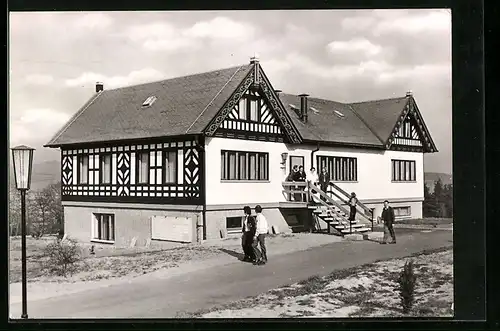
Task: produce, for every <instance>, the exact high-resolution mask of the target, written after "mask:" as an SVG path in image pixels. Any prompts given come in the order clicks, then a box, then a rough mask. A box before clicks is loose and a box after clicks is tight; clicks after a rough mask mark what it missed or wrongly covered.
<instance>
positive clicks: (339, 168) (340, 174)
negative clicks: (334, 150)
mask: <svg viewBox="0 0 500 331" xmlns="http://www.w3.org/2000/svg"><path fill="white" fill-rule="evenodd" d="M317 160H318V162H317V164H318V174H319V173H321V171H322V169H323V168H325V167H326V169H327V170H326V171H327V172H328V174H329V175H330V179H331V180H332V181H335V182H356V181H357V180H358V159H357V158H355V157H343V156H326V155H318V159H317Z"/></svg>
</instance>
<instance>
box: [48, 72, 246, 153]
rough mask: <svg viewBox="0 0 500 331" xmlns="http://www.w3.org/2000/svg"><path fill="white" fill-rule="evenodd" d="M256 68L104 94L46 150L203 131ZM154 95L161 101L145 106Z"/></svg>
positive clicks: (124, 88)
mask: <svg viewBox="0 0 500 331" xmlns="http://www.w3.org/2000/svg"><path fill="white" fill-rule="evenodd" d="M251 68H252V66H251V65H243V66H238V67H232V68H227V69H222V70H216V71H211V72H206V73H201V74H196V75H190V76H184V77H178V78H173V79H167V80H163V81H159V82H154V83H147V84H141V85H135V86H130V87H123V88H117V89H111V90H104V91H102V92H100V93H99V94H97V95H96V96H94V97H93V98H92V99H91V100H89V101H88V102H87V103H86V104H85V105H84V106H83V107H82V108H81V109H80V110H79V111H78V112H77V113H76V114H75V116H73V118H72V119H71V120H70V121H68V123H67V124H66V125H65V126H64V127H63V128H62V129H61V130H60V131H59V132H58V133H57V134H56V135H54V137H53V138H52V139H51V140H50V142H49V143H47V144H46V146H58V145H63V144H75V143H82V142H97V141H111V140H121V139H138V138H151V137H162V136H177V135H184V134H196V133H201V132H202V130H203V129H204V128H205V126H206V125H207V123H208V122H209V121H210V120H211V119H212V117H214V116H215V114H216V113H217V111H218V110H219V109H220V108H221V107H222V106H223V104H224V102H226V100H227V99H228V98H229V96H230V95H231V94H232V92H233V91H234V90H235V89H236V87H237V86H238V84H239V83H240V82H241V81H242V80H243V78H244V77H245V76H246V75H247V74H248V73H249V71H250V69H251ZM153 95H154V96H156V97H157V100H156V101H155V102H154V103H153V104H152V105H151V106H150V107H147V108H142V107H141V106H142V103H143V102H144V101H145V100H146V99H147V98H148V97H150V96H153Z"/></svg>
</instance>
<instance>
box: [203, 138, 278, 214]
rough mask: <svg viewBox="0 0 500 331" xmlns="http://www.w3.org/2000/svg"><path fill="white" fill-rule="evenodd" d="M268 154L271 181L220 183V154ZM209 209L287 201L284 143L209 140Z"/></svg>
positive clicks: (207, 150) (207, 165) (207, 155)
mask: <svg viewBox="0 0 500 331" xmlns="http://www.w3.org/2000/svg"><path fill="white" fill-rule="evenodd" d="M224 149H226V150H237V151H245V152H267V153H269V181H265V182H254V181H236V182H222V181H221V174H220V172H221V170H220V169H221V150H224ZM205 152H206V153H205V157H206V162H205V164H206V167H207V169H206V171H207V172H206V176H207V177H206V178H207V181H206V183H207V184H206V188H207V205H222V204H236V203H243V204H245V203H266V202H279V201H285V198H284V197H283V194H282V193H281V191H282V190H283V187H282V185H281V183H282V182H283V179H284V178H285V177H286V175H285V172H284V170H283V169H281V164H280V163H281V153H283V152H287V148H286V145H285V144H283V143H275V142H265V141H252V140H242V139H228V138H217V137H214V138H208V139H207V141H206V143H205Z"/></svg>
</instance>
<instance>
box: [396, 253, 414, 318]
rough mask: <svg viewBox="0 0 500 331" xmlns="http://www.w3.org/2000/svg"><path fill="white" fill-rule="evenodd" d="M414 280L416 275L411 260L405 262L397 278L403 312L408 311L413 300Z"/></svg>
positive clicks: (406, 312)
mask: <svg viewBox="0 0 500 331" xmlns="http://www.w3.org/2000/svg"><path fill="white" fill-rule="evenodd" d="M416 282H417V276H416V275H415V272H414V269H413V261H410V262H406V263H405V265H404V267H403V271H401V273H400V274H399V278H398V284H399V296H400V297H401V306H402V308H403V313H404V314H408V313H409V312H410V310H411V308H412V306H413V303H414V302H415V285H416Z"/></svg>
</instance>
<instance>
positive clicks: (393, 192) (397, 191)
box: [286, 146, 424, 200]
mask: <svg viewBox="0 0 500 331" xmlns="http://www.w3.org/2000/svg"><path fill="white" fill-rule="evenodd" d="M315 148H316V147H315V146H314V147H313V146H311V147H309V146H297V147H294V146H289V152H288V153H289V155H288V157H290V156H295V155H297V156H304V161H305V169H306V171H308V170H309V169H310V168H311V151H312V150H314V149H315ZM318 155H323V156H341V157H342V156H344V157H355V158H357V171H358V181H357V182H337V185H338V186H340V187H341V188H342V189H343V190H344V191H347V192H349V193H350V192H356V195H357V196H358V197H359V199H361V200H363V199H382V198H383V199H389V200H390V199H402V198H423V197H424V188H423V183H424V181H423V180H424V173H423V172H424V168H423V167H424V164H423V160H424V159H423V153H413V152H399V151H378V150H374V149H371V150H370V149H359V148H356V149H354V148H343V147H320V150H319V151H317V152H315V153H314V161H313V162H314V167H316V170H317V171H318V172H319V171H320V169H317V168H318V167H317V164H316V160H317V156H318ZM395 159H399V160H412V161H413V160H414V161H415V168H416V181H415V182H411V183H403V182H400V183H397V182H394V183H393V182H391V179H392V170H391V169H392V168H391V167H392V165H391V160H395ZM286 166H287V172H288V171H290V170H289V162H287V165H286Z"/></svg>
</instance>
